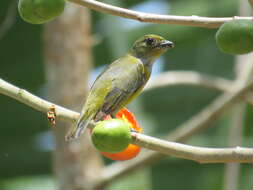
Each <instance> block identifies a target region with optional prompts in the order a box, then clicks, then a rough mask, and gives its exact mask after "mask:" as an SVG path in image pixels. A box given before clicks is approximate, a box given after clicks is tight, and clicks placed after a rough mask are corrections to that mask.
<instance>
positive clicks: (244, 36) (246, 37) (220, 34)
mask: <svg viewBox="0 0 253 190" xmlns="http://www.w3.org/2000/svg"><path fill="white" fill-rule="evenodd" d="M215 37H216V43H217V46H218V47H219V49H220V50H221V51H223V52H225V53H228V54H245V53H249V52H251V51H253V21H249V20H233V21H230V22H226V23H224V24H223V25H222V26H221V27H220V28H219V30H218V31H217V33H216V36H215Z"/></svg>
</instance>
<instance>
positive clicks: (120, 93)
mask: <svg viewBox="0 0 253 190" xmlns="http://www.w3.org/2000/svg"><path fill="white" fill-rule="evenodd" d="M108 72H109V73H110V76H111V80H112V86H111V89H110V91H109V92H108V94H107V95H106V97H105V100H104V103H103V106H102V108H101V111H102V112H104V113H106V114H114V113H115V112H117V111H118V110H119V109H120V108H122V107H123V106H125V105H126V104H127V103H128V102H130V101H131V99H132V98H134V97H135V95H137V94H138V92H139V91H140V90H141V89H142V88H143V86H144V84H145V83H146V81H147V79H146V75H145V70H144V66H143V64H142V62H141V61H140V60H139V59H136V58H132V57H126V58H122V59H121V60H120V62H119V63H117V64H116V63H115V65H114V66H113V65H112V66H111V68H109V69H108ZM101 78H103V76H102V77H101Z"/></svg>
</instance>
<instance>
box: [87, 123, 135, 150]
mask: <svg viewBox="0 0 253 190" xmlns="http://www.w3.org/2000/svg"><path fill="white" fill-rule="evenodd" d="M130 127H131V124H130V123H128V122H126V121H123V120H121V119H110V120H104V121H100V122H98V123H97V124H96V126H95V127H94V128H93V130H92V134H91V139H92V142H93V144H94V146H95V147H96V148H97V149H98V150H100V151H102V152H109V153H117V152H121V151H122V150H124V149H125V148H126V147H127V146H128V144H129V143H130V141H131V133H130Z"/></svg>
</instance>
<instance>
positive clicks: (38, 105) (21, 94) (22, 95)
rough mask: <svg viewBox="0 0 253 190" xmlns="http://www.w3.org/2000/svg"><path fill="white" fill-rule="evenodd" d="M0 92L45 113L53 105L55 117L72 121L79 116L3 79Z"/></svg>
mask: <svg viewBox="0 0 253 190" xmlns="http://www.w3.org/2000/svg"><path fill="white" fill-rule="evenodd" d="M0 94H4V95H6V96H9V97H11V98H13V99H15V100H18V101H20V102H22V103H24V104H26V105H28V106H30V107H32V108H34V109H36V110H38V111H41V112H44V113H47V112H48V111H49V110H50V108H51V107H52V105H54V106H55V110H56V116H57V118H59V119H64V120H66V121H71V122H74V121H75V120H76V119H77V118H78V116H79V113H77V112H74V111H72V110H69V109H66V108H64V107H61V106H58V105H56V104H54V103H51V102H48V101H46V100H43V99H42V98H39V97H38V96H35V95H33V94H31V93H30V92H28V91H26V90H24V89H21V88H18V87H16V86H14V85H12V84H10V83H8V82H6V81H4V80H3V79H0Z"/></svg>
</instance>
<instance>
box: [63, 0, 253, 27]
mask: <svg viewBox="0 0 253 190" xmlns="http://www.w3.org/2000/svg"><path fill="white" fill-rule="evenodd" d="M68 1H69V2H72V3H76V4H78V5H81V6H84V7H87V8H89V9H93V10H96V11H99V12H102V13H106V14H111V15H115V16H120V17H123V18H128V19H133V20H137V21H140V22H151V23H157V24H177V25H186V26H197V27H204V28H217V27H219V26H220V25H221V24H223V23H224V22H228V21H231V20H233V19H247V20H253V17H236V16H235V17H224V18H215V17H201V16H195V15H193V16H175V15H160V14H151V13H144V12H138V11H132V10H128V9H124V8H120V7H116V6H113V5H108V4H106V3H102V2H99V1H95V0H68Z"/></svg>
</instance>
